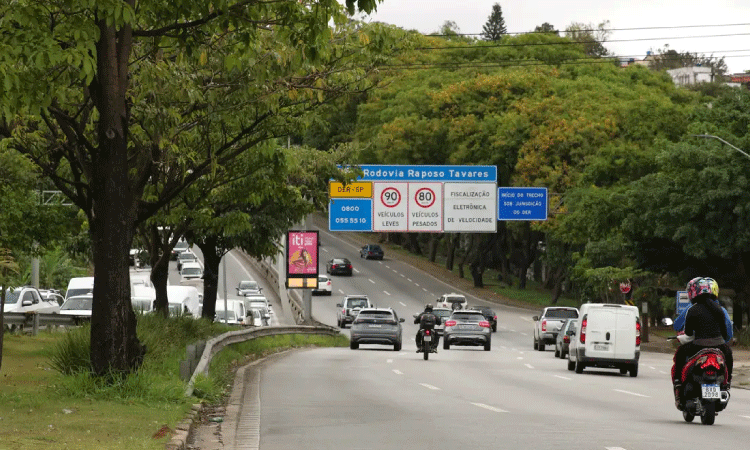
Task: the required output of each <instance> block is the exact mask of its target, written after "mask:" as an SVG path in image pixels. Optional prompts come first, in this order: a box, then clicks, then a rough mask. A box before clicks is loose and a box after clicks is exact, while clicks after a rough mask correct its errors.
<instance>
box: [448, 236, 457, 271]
mask: <svg viewBox="0 0 750 450" xmlns="http://www.w3.org/2000/svg"><path fill="white" fill-rule="evenodd" d="M459 236H460V235H459V234H450V235H448V252H447V255H446V258H445V268H446V269H448V270H450V271H451V272H453V262H454V261H455V259H456V249H458V243H459Z"/></svg>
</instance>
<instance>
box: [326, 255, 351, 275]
mask: <svg viewBox="0 0 750 450" xmlns="http://www.w3.org/2000/svg"><path fill="white" fill-rule="evenodd" d="M326 272H327V273H330V274H331V275H349V276H351V275H352V262H351V261H349V260H348V259H346V258H333V259H331V260H329V261H328V263H326Z"/></svg>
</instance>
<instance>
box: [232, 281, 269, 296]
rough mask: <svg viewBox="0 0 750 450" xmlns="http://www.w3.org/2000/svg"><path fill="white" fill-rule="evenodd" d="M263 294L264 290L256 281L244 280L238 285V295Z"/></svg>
mask: <svg viewBox="0 0 750 450" xmlns="http://www.w3.org/2000/svg"><path fill="white" fill-rule="evenodd" d="M261 292H263V288H262V287H260V285H259V284H258V282H257V281H255V280H242V281H240V284H238V285H237V295H255V294H260V293H261Z"/></svg>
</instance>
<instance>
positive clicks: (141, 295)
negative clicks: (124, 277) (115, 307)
mask: <svg viewBox="0 0 750 450" xmlns="http://www.w3.org/2000/svg"><path fill="white" fill-rule="evenodd" d="M155 301H156V290H155V289H154V288H152V287H149V286H143V285H141V284H134V285H132V286H131V287H130V304H131V305H132V306H133V311H135V312H137V313H141V314H145V313H149V312H151V311H153V310H154V302H155Z"/></svg>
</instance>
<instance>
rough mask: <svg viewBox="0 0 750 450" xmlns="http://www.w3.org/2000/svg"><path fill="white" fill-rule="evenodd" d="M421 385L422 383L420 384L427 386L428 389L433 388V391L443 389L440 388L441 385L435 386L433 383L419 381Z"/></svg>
mask: <svg viewBox="0 0 750 450" xmlns="http://www.w3.org/2000/svg"><path fill="white" fill-rule="evenodd" d="M419 385H420V386H424V387H426V388H427V389H432V390H433V391H442V389H440V388H439V387H436V386H433V385H431V384H427V383H419Z"/></svg>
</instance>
